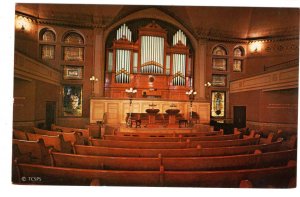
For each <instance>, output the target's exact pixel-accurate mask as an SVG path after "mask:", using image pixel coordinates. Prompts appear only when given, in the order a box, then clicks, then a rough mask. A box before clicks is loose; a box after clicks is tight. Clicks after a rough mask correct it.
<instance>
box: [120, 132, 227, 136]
mask: <svg viewBox="0 0 300 197" xmlns="http://www.w3.org/2000/svg"><path fill="white" fill-rule="evenodd" d="M115 135H116V136H126V137H129V136H132V137H179V136H182V137H201V136H215V135H223V132H222V131H209V132H189V133H181V132H179V133H176V132H175V131H174V132H173V133H160V132H152V133H145V132H144V133H143V132H116V133H115Z"/></svg>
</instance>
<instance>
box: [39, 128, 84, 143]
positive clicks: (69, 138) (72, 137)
mask: <svg viewBox="0 0 300 197" xmlns="http://www.w3.org/2000/svg"><path fill="white" fill-rule="evenodd" d="M33 129H34V132H35V133H36V134H40V135H48V136H57V135H62V136H63V138H64V141H66V142H70V143H72V144H82V145H83V144H84V140H83V139H82V138H81V137H80V136H79V134H78V132H74V131H73V132H70V133H67V132H59V131H48V130H44V129H38V128H33Z"/></svg>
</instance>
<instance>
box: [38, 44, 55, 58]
mask: <svg viewBox="0 0 300 197" xmlns="http://www.w3.org/2000/svg"><path fill="white" fill-rule="evenodd" d="M54 52H55V46H53V45H41V56H42V59H54Z"/></svg>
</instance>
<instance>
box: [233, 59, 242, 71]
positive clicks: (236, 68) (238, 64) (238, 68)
mask: <svg viewBox="0 0 300 197" xmlns="http://www.w3.org/2000/svg"><path fill="white" fill-rule="evenodd" d="M242 64H243V60H234V61H233V71H234V72H242Z"/></svg>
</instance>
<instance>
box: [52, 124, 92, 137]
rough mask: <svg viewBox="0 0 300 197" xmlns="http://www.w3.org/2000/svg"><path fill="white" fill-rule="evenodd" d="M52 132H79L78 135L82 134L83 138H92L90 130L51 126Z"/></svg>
mask: <svg viewBox="0 0 300 197" xmlns="http://www.w3.org/2000/svg"><path fill="white" fill-rule="evenodd" d="M51 130H52V131H60V132H66V133H71V132H78V133H81V134H82V136H83V137H85V138H86V139H88V138H89V137H90V132H89V129H78V128H71V127H62V126H58V125H55V124H52V125H51Z"/></svg>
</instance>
